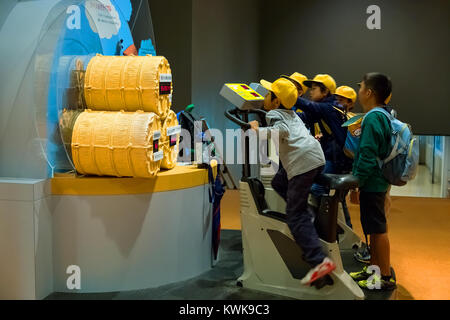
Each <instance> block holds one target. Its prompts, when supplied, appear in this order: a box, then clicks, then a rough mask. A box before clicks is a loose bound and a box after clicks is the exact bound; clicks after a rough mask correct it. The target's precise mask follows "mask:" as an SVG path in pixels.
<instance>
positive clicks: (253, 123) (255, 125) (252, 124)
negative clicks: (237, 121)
mask: <svg viewBox="0 0 450 320" xmlns="http://www.w3.org/2000/svg"><path fill="white" fill-rule="evenodd" d="M248 124H249V125H250V127H251V128H252V129H253V130H255V131H258V129H259V122H258V121H256V120H254V121H250V122H249V123H248Z"/></svg>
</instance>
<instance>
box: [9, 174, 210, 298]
mask: <svg viewBox="0 0 450 320" xmlns="http://www.w3.org/2000/svg"><path fill="white" fill-rule="evenodd" d="M46 183H48V180H47V181H45V180H27V182H24V181H21V182H18V181H17V179H15V181H13V180H12V179H11V180H1V181H0V254H1V257H2V260H3V262H2V264H1V265H0V299H42V298H45V297H46V296H48V295H49V294H51V293H52V292H80V293H81V292H83V293H84V292H117V291H127V290H138V289H146V288H154V287H158V286H161V285H165V284H169V283H172V282H178V281H182V280H186V279H189V278H192V277H195V276H197V275H199V274H201V273H203V272H205V271H207V270H209V269H210V268H211V266H212V251H211V234H212V221H211V219H212V212H211V205H210V203H209V198H208V186H207V185H202V186H198V187H193V188H188V189H183V190H175V191H165V192H156V193H152V194H140V195H114V196H97V195H92V196H86V195H50V193H49V192H48V190H47V189H48V188H46ZM17 185H19V187H20V186H21V188H18V187H17ZM14 188H15V189H14ZM27 188H28V189H29V190H28V189H27ZM11 190H12V191H11ZM27 190H28V193H27V192H26V191H27ZM31 190H32V191H31ZM46 190H47V191H46ZM70 266H76V267H78V268H79V270H80V278H79V280H80V282H79V283H80V288H79V289H77V288H75V289H71V288H72V287H71V286H70V285H69V286H68V285H67V282H68V279H69V283H73V281H72V280H73V277H72V278H70V277H71V276H73V275H74V272H73V269H72V270H71V269H70V268H69V267H70ZM68 268H69V270H68ZM67 271H69V273H67Z"/></svg>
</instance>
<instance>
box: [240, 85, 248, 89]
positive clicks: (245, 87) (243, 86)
mask: <svg viewBox="0 0 450 320" xmlns="http://www.w3.org/2000/svg"><path fill="white" fill-rule="evenodd" d="M241 87H242V88H244V89H245V90H250V88H249V87H247V86H245V85H241Z"/></svg>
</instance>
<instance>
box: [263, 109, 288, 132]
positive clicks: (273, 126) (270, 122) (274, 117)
mask: <svg viewBox="0 0 450 320" xmlns="http://www.w3.org/2000/svg"><path fill="white" fill-rule="evenodd" d="M266 120H267V130H278V135H279V137H280V138H285V137H287V136H289V127H288V125H287V124H286V122H285V121H284V120H283V118H282V117H281V116H280V115H279V114H277V113H272V112H269V113H268V114H267V115H266Z"/></svg>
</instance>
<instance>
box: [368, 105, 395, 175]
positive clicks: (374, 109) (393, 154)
mask: <svg viewBox="0 0 450 320" xmlns="http://www.w3.org/2000/svg"><path fill="white" fill-rule="evenodd" d="M375 112H379V113H382V114H384V115H385V116H386V117H387V118H388V123H389V128H390V129H391V134H394V132H393V129H392V125H391V121H392V120H394V117H393V116H392V115H391V114H390V113H389V112H388V111H387V110H386V109H384V108H381V107H375V108H373V109H372V110H370V111H369V112H367V114H366V115H365V116H364V118H363V121H362V123H361V126H362V125H363V123H364V119H365V118H366V117H367V116H368V115H369V114H371V113H375ZM399 142H400V135H397V139H396V140H395V144H394V146H393V148H392V150H391V152H390V153H389V155H388V156H387V158H386V159H384V160H381V159H380V157H377V159H376V160H377V162H378V165H379V166H380V168H381V167H382V166H383V164H385V163H387V162H389V161H391V160H392V159H394V158H395V157H396V156H397V155H398V151H397V149H398V144H399Z"/></svg>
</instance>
